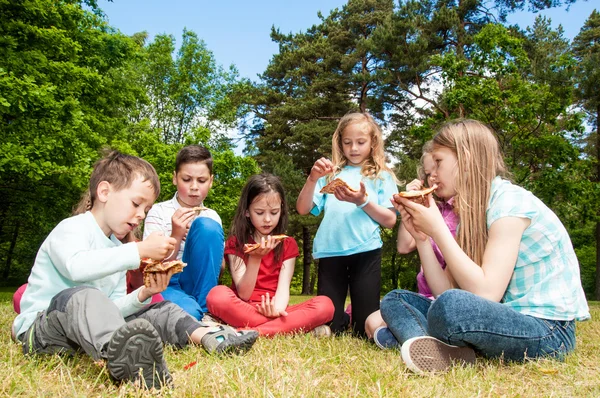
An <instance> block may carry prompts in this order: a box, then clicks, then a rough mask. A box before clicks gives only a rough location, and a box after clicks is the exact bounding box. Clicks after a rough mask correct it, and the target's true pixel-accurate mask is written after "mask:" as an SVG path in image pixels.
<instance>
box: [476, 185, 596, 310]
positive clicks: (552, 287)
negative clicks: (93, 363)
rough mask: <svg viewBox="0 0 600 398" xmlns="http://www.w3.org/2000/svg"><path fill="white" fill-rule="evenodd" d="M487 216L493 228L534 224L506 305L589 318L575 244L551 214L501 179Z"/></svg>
mask: <svg viewBox="0 0 600 398" xmlns="http://www.w3.org/2000/svg"><path fill="white" fill-rule="evenodd" d="M486 216H487V227H488V229H489V228H490V227H491V225H492V224H493V223H494V221H496V220H498V219H500V218H502V217H521V218H528V219H530V220H531V224H530V225H529V226H528V227H527V228H526V229H525V231H524V232H523V236H522V237H521V245H520V247H519V256H518V258H517V263H516V264H515V269H514V272H513V275H512V277H511V279H510V282H509V284H508V288H507V289H506V292H505V293H504V297H503V298H502V302H503V303H504V304H505V305H508V306H509V307H511V308H513V309H514V310H516V311H518V312H520V313H523V314H527V315H531V316H535V317H538V318H545V319H554V320H572V319H577V320H584V319H588V318H589V317H590V313H589V308H588V305H587V302H586V299H585V295H584V293H583V288H582V287H581V279H580V276H579V263H578V261H577V257H576V256H575V251H574V250H573V245H572V244H571V239H570V238H569V235H568V234H567V231H566V229H565V227H564V226H563V225H562V223H561V222H560V220H559V219H558V217H557V216H556V214H554V212H553V211H552V210H550V209H549V208H548V207H547V206H546V205H545V204H544V203H543V202H542V201H541V200H539V199H538V198H536V197H535V196H534V195H533V194H532V193H531V192H529V191H527V190H525V189H523V188H521V187H519V186H516V185H513V184H511V183H510V182H509V181H506V180H502V179H501V178H500V177H496V178H494V180H493V181H492V188H491V195H490V202H489V205H488V208H487V210H486Z"/></svg>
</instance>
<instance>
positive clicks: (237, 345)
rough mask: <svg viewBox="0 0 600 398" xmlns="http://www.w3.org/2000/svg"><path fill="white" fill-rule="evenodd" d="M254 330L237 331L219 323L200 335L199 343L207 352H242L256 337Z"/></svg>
mask: <svg viewBox="0 0 600 398" xmlns="http://www.w3.org/2000/svg"><path fill="white" fill-rule="evenodd" d="M257 338H258V332H257V331H256V330H240V331H237V330H235V329H234V328H232V327H231V326H228V325H219V326H215V327H213V328H211V329H210V331H209V332H208V333H206V334H205V335H204V336H202V339H201V340H200V343H201V344H202V346H203V347H204V349H205V350H206V351H207V352H208V353H209V354H243V353H245V352H246V351H248V350H249V349H250V348H251V347H252V345H253V344H254V342H255V341H256V339H257Z"/></svg>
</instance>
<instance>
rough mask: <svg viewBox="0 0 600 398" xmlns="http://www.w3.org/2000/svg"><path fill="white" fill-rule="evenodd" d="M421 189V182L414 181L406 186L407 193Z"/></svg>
mask: <svg viewBox="0 0 600 398" xmlns="http://www.w3.org/2000/svg"><path fill="white" fill-rule="evenodd" d="M422 188H423V181H421V180H417V179H414V180H412V181H411V182H409V183H408V184H406V190H407V191H418V190H420V189H422Z"/></svg>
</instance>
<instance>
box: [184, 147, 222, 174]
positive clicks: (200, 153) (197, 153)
mask: <svg viewBox="0 0 600 398" xmlns="http://www.w3.org/2000/svg"><path fill="white" fill-rule="evenodd" d="M188 163H204V164H206V167H208V171H209V172H210V174H211V175H212V173H213V158H212V155H211V154H210V151H209V150H208V149H206V148H205V147H203V146H202V145H188V146H186V147H184V148H182V149H181V150H179V152H177V157H176V158H175V172H176V173H177V172H179V170H180V169H181V166H183V165H184V164H188Z"/></svg>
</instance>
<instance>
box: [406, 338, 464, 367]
mask: <svg viewBox="0 0 600 398" xmlns="http://www.w3.org/2000/svg"><path fill="white" fill-rule="evenodd" d="M401 353H402V359H403V360H404V363H406V367H407V368H409V369H410V370H412V371H413V372H415V373H429V372H444V371H446V370H448V369H449V368H450V366H452V364H453V363H464V364H474V363H475V351H473V349H472V348H470V347H457V346H453V345H448V344H446V343H443V342H441V341H440V340H438V339H436V338H433V337H430V336H419V337H413V338H412V339H408V340H406V341H405V342H404V344H402V349H401Z"/></svg>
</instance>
